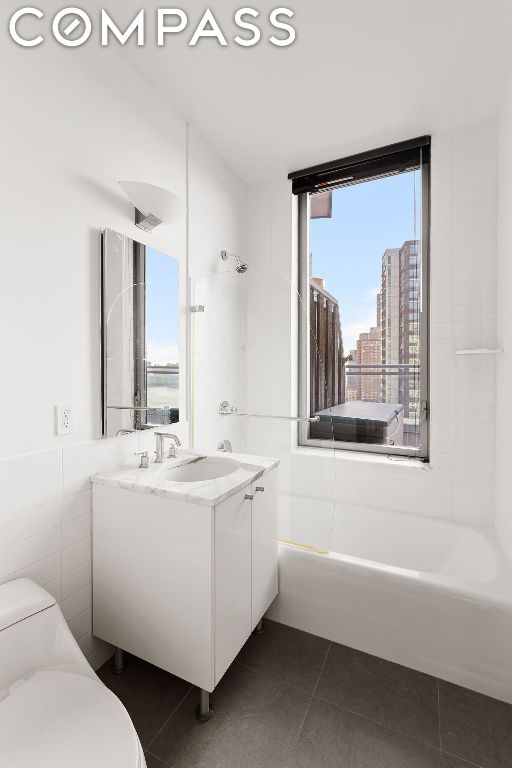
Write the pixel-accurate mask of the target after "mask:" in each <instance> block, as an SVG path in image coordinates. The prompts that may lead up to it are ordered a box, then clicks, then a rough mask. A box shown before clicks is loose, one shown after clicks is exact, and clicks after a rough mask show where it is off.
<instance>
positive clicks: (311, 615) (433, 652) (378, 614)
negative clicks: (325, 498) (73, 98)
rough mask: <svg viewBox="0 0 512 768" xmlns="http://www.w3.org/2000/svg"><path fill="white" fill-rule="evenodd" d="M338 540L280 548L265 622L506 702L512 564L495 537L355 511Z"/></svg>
mask: <svg viewBox="0 0 512 768" xmlns="http://www.w3.org/2000/svg"><path fill="white" fill-rule="evenodd" d="M335 539H336V541H335V543H334V547H335V549H336V550H337V551H333V552H331V553H329V554H320V553H317V552H314V551H309V550H305V549H301V548H298V547H294V546H290V545H289V544H280V566H279V568H280V584H279V597H278V598H277V600H276V602H275V603H274V604H273V606H272V607H271V610H270V612H269V617H270V618H273V619H275V620H276V621H280V622H283V623H284V624H289V625H290V626H294V627H297V628H298V629H303V630H305V631H307V632H311V633H313V634H316V635H320V636H322V637H326V638H328V639H329V640H333V641H336V642H338V643H342V644H344V645H348V646H351V647H353V648H358V649H359V650H362V651H366V652H368V653H371V654H374V655H376V656H380V657H382V658H385V659H389V660H391V661H395V662H398V663H400V664H404V665H406V666H408V667H413V668H414V669H418V670H421V671H423V672H427V673H429V674H432V675H436V676H438V677H441V678H444V679H445V680H449V681H452V682H454V683H458V684H459V685H463V686H466V687H468V688H472V689H474V690H477V691H480V692H481V693H485V694H487V695H489V696H494V697H496V698H499V699H502V700H504V701H508V702H512V566H511V564H510V562H509V561H508V559H507V558H506V556H505V554H504V552H503V551H502V550H501V547H500V545H499V542H498V540H497V538H496V535H495V534H494V532H493V531H491V530H489V531H487V530H486V529H476V528H470V527H467V526H463V525H457V524H454V523H449V522H444V521H437V520H431V519H428V518H424V517H416V516H414V515H404V514H400V513H393V512H383V511H381V510H375V511H373V510H368V509H361V508H360V509H358V510H354V511H350V512H349V511H347V513H346V514H344V515H343V519H342V521H341V525H340V524H339V523H338V522H337V526H336V532H335Z"/></svg>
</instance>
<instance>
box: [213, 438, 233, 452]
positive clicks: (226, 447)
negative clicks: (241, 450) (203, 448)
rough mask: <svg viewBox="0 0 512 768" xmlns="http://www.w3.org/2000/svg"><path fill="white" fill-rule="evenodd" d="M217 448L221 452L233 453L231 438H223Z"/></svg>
mask: <svg viewBox="0 0 512 768" xmlns="http://www.w3.org/2000/svg"><path fill="white" fill-rule="evenodd" d="M217 450H218V451H221V453H233V447H232V445H231V441H230V440H221V441H220V443H219V444H218V446H217Z"/></svg>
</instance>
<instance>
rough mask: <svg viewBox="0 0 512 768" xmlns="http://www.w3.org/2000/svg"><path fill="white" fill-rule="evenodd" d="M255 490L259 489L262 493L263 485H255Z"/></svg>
mask: <svg viewBox="0 0 512 768" xmlns="http://www.w3.org/2000/svg"><path fill="white" fill-rule="evenodd" d="M256 490H257V491H259V492H260V493H263V491H264V490H265V488H264V486H263V485H257V486H256Z"/></svg>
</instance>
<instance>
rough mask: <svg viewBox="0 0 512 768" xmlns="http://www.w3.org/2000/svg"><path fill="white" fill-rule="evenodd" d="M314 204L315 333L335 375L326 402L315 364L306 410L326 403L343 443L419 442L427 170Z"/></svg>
mask: <svg viewBox="0 0 512 768" xmlns="http://www.w3.org/2000/svg"><path fill="white" fill-rule="evenodd" d="M327 196H330V197H331V200H330V204H329V205H326V204H325V198H326V197H327ZM310 202H311V206H310V209H311V214H310V251H311V253H310V265H309V274H310V278H311V283H310V291H311V292H310V315H311V318H312V334H313V333H316V334H317V337H316V341H317V343H318V348H319V349H320V351H321V357H322V360H323V365H324V369H323V371H322V375H323V374H324V373H325V375H326V377H327V379H328V381H330V382H331V387H330V391H329V396H328V400H329V402H325V403H324V402H319V401H318V398H316V397H315V395H314V393H315V391H316V387H315V376H317V375H318V372H316V371H315V370H313V368H310V371H309V383H310V414H311V416H316V415H320V417H321V416H322V411H323V410H324V409H326V408H329V409H330V410H329V415H330V418H331V420H332V422H333V427H334V437H335V439H337V440H338V441H341V442H348V443H350V442H357V443H367V444H369V445H370V446H371V445H372V444H373V445H389V446H400V447H405V448H411V449H413V450H414V449H418V448H420V422H419V419H420V400H421V392H420V371H421V360H420V350H421V344H422V341H421V339H420V335H421V330H420V329H421V324H420V305H421V301H420V300H421V297H422V285H421V235H420V233H421V227H420V223H421V220H420V212H421V171H419V170H411V171H407V172H405V173H400V174H397V175H393V176H387V177H383V178H376V179H371V180H368V181H363V182H360V183H357V184H355V183H354V184H351V185H350V184H349V185H347V186H344V187H340V188H338V189H334V190H329V191H328V192H320V193H316V194H312V195H311V197H310ZM320 423H321V422H320ZM315 430H316V432H315ZM310 438H312V439H321V429H320V427H316V426H315V425H314V424H312V426H311V433H310Z"/></svg>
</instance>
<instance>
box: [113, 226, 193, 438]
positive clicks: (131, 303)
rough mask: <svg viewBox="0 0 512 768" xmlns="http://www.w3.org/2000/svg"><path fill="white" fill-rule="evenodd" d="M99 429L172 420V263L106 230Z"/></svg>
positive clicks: (175, 310) (175, 340)
mask: <svg viewBox="0 0 512 768" xmlns="http://www.w3.org/2000/svg"><path fill="white" fill-rule="evenodd" d="M101 241H102V280H101V282H102V379H103V382H102V383H103V434H104V435H106V436H108V437H112V436H115V435H117V434H119V433H120V432H122V431H124V430H137V429H148V428H150V427H154V426H158V425H164V424H171V423H174V422H177V421H179V379H180V374H179V339H180V329H179V317H180V293H179V262H178V261H177V260H176V259H174V258H172V257H170V256H167V255H166V254H163V253H160V252H159V251H156V250H154V249H152V248H151V247H150V246H147V245H143V244H142V243H138V242H136V241H135V240H132V239H131V238H129V237H126V236H125V235H121V234H119V233H118V232H114V231H113V230H111V229H105V230H103V231H102V233H101Z"/></svg>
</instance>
